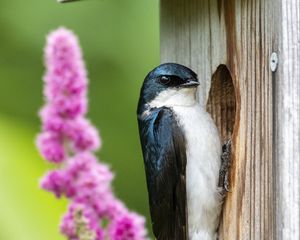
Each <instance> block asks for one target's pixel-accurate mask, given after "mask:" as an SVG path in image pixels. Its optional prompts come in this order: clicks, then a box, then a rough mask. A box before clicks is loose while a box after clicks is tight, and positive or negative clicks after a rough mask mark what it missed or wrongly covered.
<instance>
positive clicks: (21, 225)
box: [0, 0, 159, 240]
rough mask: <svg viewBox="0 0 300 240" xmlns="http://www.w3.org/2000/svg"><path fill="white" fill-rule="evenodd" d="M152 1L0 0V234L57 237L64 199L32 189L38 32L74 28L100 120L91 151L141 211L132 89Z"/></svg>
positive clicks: (154, 12)
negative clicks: (97, 147)
mask: <svg viewBox="0 0 300 240" xmlns="http://www.w3.org/2000/svg"><path fill="white" fill-rule="evenodd" d="M158 21H159V17H158V0H122V1H120V0H86V1H83V2H74V3H70V4H58V3H56V2H55V1H54V0H43V1H41V0H26V1H24V0H14V1H10V0H1V1H0V29H1V32H0V136H1V137H0V190H1V195H0V204H1V206H0V239H1V240H2V239H9V240H29V239H30V240H41V239H42V240H48V239H49V240H50V239H51V240H54V239H61V238H60V237H59V234H58V230H57V225H58V222H59V218H60V216H61V214H62V213H63V212H64V210H65V204H66V203H65V202H64V201H56V200H55V199H54V197H52V195H50V194H48V193H45V192H43V191H42V190H39V189H38V178H39V177H41V176H42V175H43V173H44V172H45V171H46V169H47V168H48V166H47V165H46V164H45V162H44V161H43V160H42V159H41V158H40V157H39V156H38V154H37V152H36V150H35V146H34V144H33V142H34V137H35V135H36V133H37V132H38V131H39V126H40V122H39V119H38V117H37V111H38V109H39V108H40V107H41V106H42V104H43V97H42V87H43V85H42V84H43V82H42V76H43V73H44V68H43V59H42V56H43V48H44V44H45V36H46V34H47V33H48V32H49V31H50V30H53V29H55V28H57V27H59V26H65V27H68V28H70V29H72V30H74V32H75V33H76V34H77V35H78V37H79V39H80V42H81V46H82V49H83V52H84V58H85V61H86V65H87V68H88V72H89V78H90V86H89V90H90V91H89V100H90V110H89V118H90V119H91V120H92V121H93V122H94V124H95V125H96V126H97V127H98V128H99V129H100V133H101V137H102V140H103V148H102V150H101V151H100V153H99V156H100V158H101V160H103V161H105V162H107V163H109V164H110V165H111V167H112V169H113V170H114V171H115V173H116V180H115V181H114V188H115V192H116V194H117V195H118V196H119V197H120V198H121V199H123V200H124V201H125V202H126V204H127V205H128V206H129V208H131V209H134V210H136V211H138V212H140V213H141V214H143V215H146V216H147V218H148V219H147V220H148V226H149V213H148V201H147V191H146V186H145V177H144V169H143V162H142V155H141V150H140V143H139V137H138V130H137V121H136V113H135V112H136V105H137V101H138V97H139V89H140V86H141V84H142V81H143V79H144V77H145V75H146V74H147V72H148V71H149V70H151V69H152V68H154V67H155V66H156V65H158V63H159V34H158Z"/></svg>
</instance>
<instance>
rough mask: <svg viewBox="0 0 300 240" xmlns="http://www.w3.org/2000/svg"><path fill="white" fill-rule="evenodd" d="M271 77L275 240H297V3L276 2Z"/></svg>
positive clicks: (299, 84) (299, 95)
mask: <svg viewBox="0 0 300 240" xmlns="http://www.w3.org/2000/svg"><path fill="white" fill-rule="evenodd" d="M277 24H278V26H279V31H278V32H279V34H280V35H279V36H280V37H279V51H278V53H279V56H278V58H279V66H278V70H277V73H276V74H274V76H273V77H274V79H273V82H274V103H275V111H274V118H275V119H274V120H275V125H274V157H275V163H276V168H275V188H274V189H275V191H274V199H275V200H276V205H275V206H276V208H275V209H276V229H275V232H276V239H280V240H281V239H289V240H299V239H300V1H299V0H282V1H280V7H279V14H278V22H277Z"/></svg>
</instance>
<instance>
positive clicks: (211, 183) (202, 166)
mask: <svg viewBox="0 0 300 240" xmlns="http://www.w3.org/2000/svg"><path fill="white" fill-rule="evenodd" d="M195 90H196V89H195V88H187V89H171V90H166V91H164V92H162V93H160V94H159V95H158V96H157V97H156V98H155V99H154V100H153V101H152V102H151V103H150V104H149V106H150V107H163V106H165V107H170V108H172V109H173V111H174V113H175V114H176V117H177V120H178V122H179V124H180V125H181V126H182V127H183V129H184V134H185V138H186V148H187V150H186V151H187V152H186V154H187V166H186V190H187V207H188V227H189V239H190V240H216V229H217V227H218V224H219V215H220V211H221V198H220V195H219V190H218V187H217V185H218V178H219V169H220V165H221V150H222V149H221V142H220V138H219V133H218V130H217V128H216V126H215V124H214V122H213V120H212V119H211V117H210V116H209V114H208V113H206V112H205V111H204V109H202V108H201V107H200V106H199V104H198V103H197V102H196V98H195V93H196V92H195Z"/></svg>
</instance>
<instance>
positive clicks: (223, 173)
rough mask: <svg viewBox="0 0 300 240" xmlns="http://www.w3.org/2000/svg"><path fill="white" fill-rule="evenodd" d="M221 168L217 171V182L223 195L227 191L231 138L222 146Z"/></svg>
mask: <svg viewBox="0 0 300 240" xmlns="http://www.w3.org/2000/svg"><path fill="white" fill-rule="evenodd" d="M222 151H223V153H222V155H221V168H220V171H219V184H218V186H219V187H220V188H221V189H222V190H221V195H222V196H225V195H226V193H227V192H229V169H230V165H231V139H229V140H227V142H226V143H225V144H224V145H223V146H222Z"/></svg>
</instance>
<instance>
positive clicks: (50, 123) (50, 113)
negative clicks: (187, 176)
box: [37, 28, 146, 240]
mask: <svg viewBox="0 0 300 240" xmlns="http://www.w3.org/2000/svg"><path fill="white" fill-rule="evenodd" d="M45 65H46V68H47V70H46V74H45V77H44V81H45V89H44V94H45V100H46V104H45V106H44V107H43V108H42V110H41V111H40V117H41V120H42V132H41V133H40V134H39V135H38V138H37V147H38V149H39V150H40V152H41V155H42V156H43V157H44V158H45V159H46V160H48V161H50V162H53V163H61V164H60V165H59V167H60V168H58V169H55V170H52V171H49V172H48V173H47V174H46V175H45V176H44V177H43V178H42V180H41V183H40V185H41V187H42V188H43V189H44V190H46V191H49V192H52V193H54V195H55V196H56V197H57V198H60V197H62V196H64V197H66V198H68V199H69V200H70V204H69V208H68V211H67V213H66V214H65V216H64V217H63V218H62V221H61V225H60V229H61V232H62V233H63V234H64V235H66V236H67V237H68V239H69V240H82V239H91V240H103V239H107V237H108V239H110V240H144V239H145V236H146V230H145V227H144V225H145V223H144V218H142V217H140V216H139V215H137V214H135V213H131V212H129V210H128V209H127V208H126V206H125V205H124V203H123V202H122V201H121V200H119V199H117V198H116V197H115V196H114V193H113V191H112V187H111V182H112V180H113V178H114V175H113V173H112V172H111V170H110V168H109V167H108V166H107V165H105V164H103V163H101V162H99V161H98V159H97V158H96V157H95V155H94V154H93V151H95V150H97V149H99V148H100V145H101V141H100V137H99V134H98V131H97V129H96V128H95V127H94V126H93V125H92V124H91V122H90V121H89V120H88V119H86V118H85V114H86V111H87V102H88V101H87V97H86V96H87V84H88V81H87V77H86V70H85V66H84V62H83V60H82V56H81V50H80V47H79V44H78V40H77V38H76V37H75V35H74V34H73V33H72V32H71V31H69V30H67V29H64V28H59V29H58V30H56V31H54V32H52V33H50V35H49V37H48V40H47V46H46V49H45ZM105 222H109V224H104V223H105Z"/></svg>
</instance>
